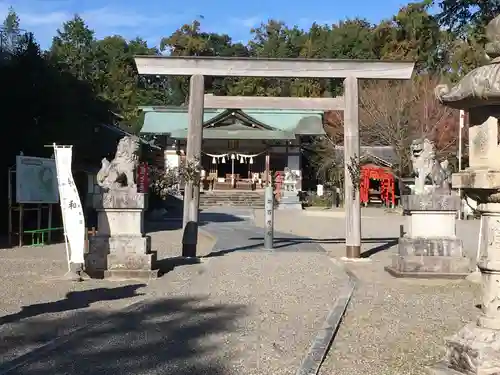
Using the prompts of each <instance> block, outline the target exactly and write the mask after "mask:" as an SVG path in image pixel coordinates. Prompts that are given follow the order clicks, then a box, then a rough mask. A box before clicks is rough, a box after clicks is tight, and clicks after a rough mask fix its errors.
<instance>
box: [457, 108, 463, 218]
mask: <svg viewBox="0 0 500 375" xmlns="http://www.w3.org/2000/svg"><path fill="white" fill-rule="evenodd" d="M464 124H465V111H464V110H463V109H461V110H460V119H459V126H458V171H459V172H461V171H462V129H463V128H464ZM458 196H459V197H460V211H458V220H462V212H463V210H462V206H463V200H462V189H460V188H459V189H458Z"/></svg>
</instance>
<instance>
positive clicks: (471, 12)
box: [438, 0, 500, 36]
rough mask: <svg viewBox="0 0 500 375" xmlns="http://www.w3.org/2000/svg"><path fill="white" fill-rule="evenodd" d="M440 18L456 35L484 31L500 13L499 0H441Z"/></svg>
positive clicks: (442, 23) (443, 24)
mask: <svg viewBox="0 0 500 375" xmlns="http://www.w3.org/2000/svg"><path fill="white" fill-rule="evenodd" d="M439 7H440V8H441V12H440V13H439V14H438V19H439V21H440V23H441V25H442V26H444V27H446V28H448V29H449V30H450V31H452V32H453V33H455V34H456V35H459V36H460V35H461V36H464V35H467V34H469V33H470V32H471V31H472V32H474V33H478V32H479V33H482V31H483V30H484V27H485V26H486V25H487V24H488V22H490V21H491V20H492V19H493V18H495V17H496V16H498V15H499V14H500V1H499V0H441V1H440V2H439Z"/></svg>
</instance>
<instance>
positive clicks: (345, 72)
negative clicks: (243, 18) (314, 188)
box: [135, 56, 415, 258]
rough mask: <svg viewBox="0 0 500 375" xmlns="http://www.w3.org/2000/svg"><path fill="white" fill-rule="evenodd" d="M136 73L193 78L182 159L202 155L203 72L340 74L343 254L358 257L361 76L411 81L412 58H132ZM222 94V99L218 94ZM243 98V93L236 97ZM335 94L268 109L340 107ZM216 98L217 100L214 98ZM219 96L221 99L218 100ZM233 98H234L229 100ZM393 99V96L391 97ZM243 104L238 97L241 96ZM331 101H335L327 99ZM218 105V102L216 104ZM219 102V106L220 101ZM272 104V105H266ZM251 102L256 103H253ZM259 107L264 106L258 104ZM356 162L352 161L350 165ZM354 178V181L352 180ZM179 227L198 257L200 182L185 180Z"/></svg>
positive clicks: (288, 75)
mask: <svg viewBox="0 0 500 375" xmlns="http://www.w3.org/2000/svg"><path fill="white" fill-rule="evenodd" d="M135 64H136V66H137V70H138V72H139V74H140V75H151V76H191V80H190V88H189V127H188V134H187V139H188V143H187V147H186V158H187V159H188V160H192V159H194V158H201V141H202V136H203V108H204V89H205V88H204V82H205V80H204V76H219V77H273V78H344V100H343V109H344V172H345V178H344V194H345V198H344V202H345V211H346V257H347V258H359V257H360V256H361V206H360V201H359V181H353V179H352V178H351V173H352V168H353V167H355V168H356V167H357V166H359V152H360V150H359V146H360V145H359V119H358V118H359V106H358V104H359V98H358V91H359V88H358V86H359V83H358V80H359V79H410V78H411V75H412V73H413V68H414V65H415V64H414V63H413V62H400V61H373V60H332V59H271V58H235V57H201V56H196V57H187V56H136V57H135ZM219 98H220V97H219ZM240 98H241V97H240ZM337 99H338V98H333V100H336V102H335V103H336V104H335V105H334V108H325V103H327V102H326V101H327V100H332V99H328V98H325V99H324V100H325V101H323V102H321V101H320V100H323V99H321V98H279V99H277V98H266V99H256V98H248V99H247V100H253V101H255V100H261V104H262V101H263V100H265V101H266V102H267V103H268V104H267V105H266V108H275V109H283V108H287V107H289V106H290V105H294V108H297V109H312V108H316V107H321V106H323V107H322V108H321V109H324V110H339V109H340V108H339V105H338V100H337ZM214 100H215V99H214ZM217 100H222V99H217ZM234 100H236V99H233V101H234ZM395 100H396V98H395ZM239 101H240V102H241V103H243V100H242V99H239ZM331 103H333V102H331ZM218 104H219V103H218ZM218 104H217V105H218ZM270 105H274V106H273V107H270ZM253 106H255V103H254V104H253ZM261 108H262V105H261ZM353 164H355V165H353ZM353 182H354V183H353ZM184 194H185V196H184V221H183V226H184V228H185V231H186V229H189V228H192V230H189V232H191V233H189V234H190V236H189V237H191V241H190V244H191V250H189V251H187V252H186V253H184V249H183V255H186V256H196V239H197V235H198V227H197V223H198V208H199V186H194V187H193V186H192V183H190V182H187V183H186V189H185V192H184Z"/></svg>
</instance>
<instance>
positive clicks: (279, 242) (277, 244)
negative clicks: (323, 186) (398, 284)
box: [205, 237, 399, 258]
mask: <svg viewBox="0 0 500 375" xmlns="http://www.w3.org/2000/svg"><path fill="white" fill-rule="evenodd" d="M248 240H249V241H258V242H256V243H253V244H250V245H245V246H240V247H235V248H231V249H223V250H219V251H214V252H212V253H210V254H208V255H206V256H205V258H211V257H218V256H223V255H225V254H230V253H232V252H235V251H247V250H255V249H258V248H262V247H263V246H264V237H250V238H248ZM398 240H399V238H398V237H384V238H363V239H362V240H361V243H365V244H366V243H373V244H379V245H378V246H375V247H373V248H371V249H370V250H368V251H365V252H363V253H362V254H361V257H362V258H369V257H371V256H372V255H374V254H377V253H379V252H381V251H384V250H387V249H390V248H391V247H393V246H395V245H397V244H398ZM343 243H345V238H319V239H318V238H307V237H290V238H288V237H275V238H274V243H273V249H274V250H283V249H286V248H292V247H294V246H295V247H296V248H298V247H297V245H304V244H316V245H318V246H321V245H322V244H343Z"/></svg>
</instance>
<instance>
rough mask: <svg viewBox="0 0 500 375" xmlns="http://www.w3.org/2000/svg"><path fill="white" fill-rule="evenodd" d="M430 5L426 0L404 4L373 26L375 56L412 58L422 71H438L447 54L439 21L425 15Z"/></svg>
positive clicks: (399, 58)
mask: <svg viewBox="0 0 500 375" xmlns="http://www.w3.org/2000/svg"><path fill="white" fill-rule="evenodd" d="M430 5H431V1H429V0H426V1H422V2H420V3H411V4H408V5H407V6H405V7H403V8H401V9H400V10H399V12H398V13H397V14H396V15H394V16H393V17H392V18H391V19H390V20H386V21H382V22H381V23H380V24H379V25H378V26H377V27H376V29H375V37H374V43H375V45H376V48H377V52H378V53H377V54H378V57H379V58H381V59H390V60H410V61H415V62H416V63H417V70H423V71H426V72H429V71H431V72H434V71H436V70H439V68H440V67H441V66H442V65H443V63H445V62H446V56H447V55H446V53H445V52H446V50H444V49H443V48H442V42H443V37H444V35H443V32H442V31H441V30H440V25H439V22H438V20H437V19H436V17H434V16H433V15H431V14H429V7H430Z"/></svg>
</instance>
